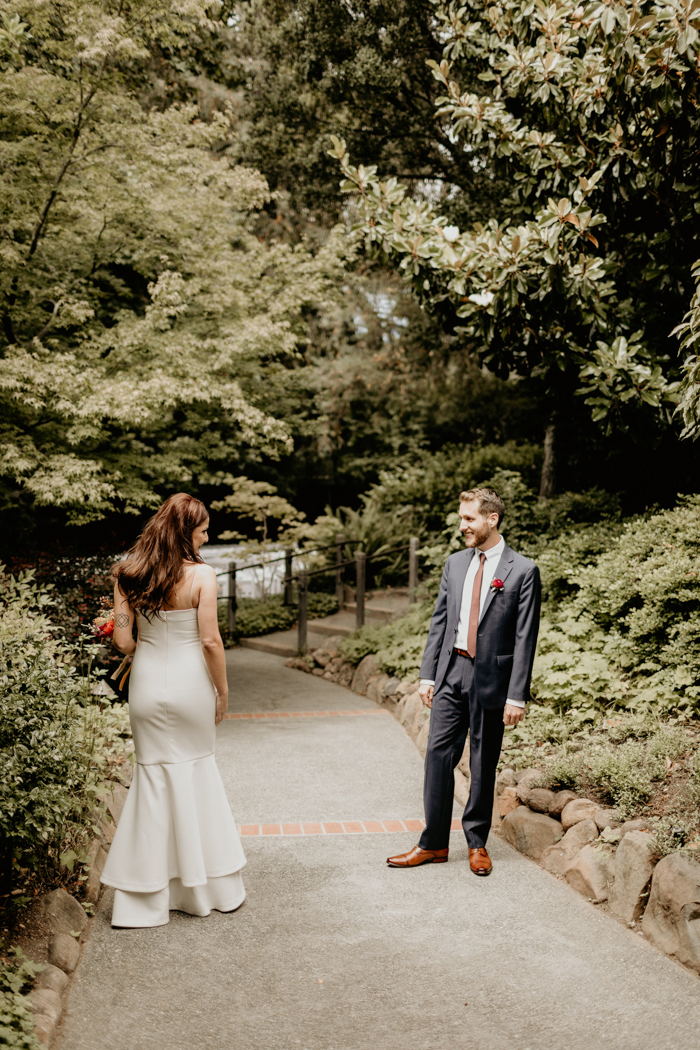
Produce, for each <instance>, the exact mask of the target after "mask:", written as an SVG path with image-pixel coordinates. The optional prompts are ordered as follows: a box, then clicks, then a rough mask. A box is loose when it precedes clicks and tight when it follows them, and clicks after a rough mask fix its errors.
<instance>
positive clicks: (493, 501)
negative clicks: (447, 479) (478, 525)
mask: <svg viewBox="0 0 700 1050" xmlns="http://www.w3.org/2000/svg"><path fill="white" fill-rule="evenodd" d="M473 499H476V500H478V501H479V510H480V511H481V513H482V515H483V516H484V517H486V516H487V515H488V514H498V524H499V526H500V524H501V522H502V521H503V517H504V515H505V512H506V505H505V503H504V502H503V500H502V499H501V497H500V496H499V495H498V493H497V492H495V491H494V489H467V491H466V492H460V494H459V502H460V503H469V502H470V501H471V500H473Z"/></svg>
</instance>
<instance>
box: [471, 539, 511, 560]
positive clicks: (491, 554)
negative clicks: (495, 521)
mask: <svg viewBox="0 0 700 1050" xmlns="http://www.w3.org/2000/svg"><path fill="white" fill-rule="evenodd" d="M505 545H506V541H505V540H504V539H503V537H502V536H501V538H500V540H499V541H498V543H497V544H496V546H495V547H491V548H490V549H489V550H487V551H482V550H481V549H480V548H479V547H477V548H476V549H477V551H478V552H479V554H485V555H486V560H487V561H490V560H491V558H500V556H501V555H502V554H503V548H504V547H505Z"/></svg>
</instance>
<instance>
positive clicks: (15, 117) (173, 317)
mask: <svg viewBox="0 0 700 1050" xmlns="http://www.w3.org/2000/svg"><path fill="white" fill-rule="evenodd" d="M207 12H208V6H207V4H206V3H205V2H204V0H181V2H179V3H177V4H169V3H166V2H165V0H153V2H149V3H146V2H144V0H132V2H131V3H127V4H116V3H111V2H109V0H108V2H107V3H96V2H93V0H69V2H56V0H54V2H50V3H40V2H37V0H20V2H19V3H18V4H13V5H12V6H10V5H9V3H7V2H6V0H1V2H0V16H1V18H2V26H3V29H2V33H0V98H2V102H1V103H0V126H1V127H2V155H3V174H2V177H1V178H0V224H1V227H2V239H1V240H0V253H1V257H2V268H1V272H0V318H1V319H2V329H3V334H4V340H3V345H2V346H1V347H0V352H1V353H2V359H1V360H0V398H1V399H2V402H3V420H4V421H3V424H2V430H1V432H0V472H1V473H2V474H3V475H4V477H5V478H6V479H7V480H6V491H8V492H10V493H11V492H12V490H17V488H18V486H19V487H21V489H23V490H24V492H25V493H27V494H28V495H29V496H30V497H31V498H32V499H33V500H34V501H35V502H36V503H38V504H53V505H56V506H62V507H65V508H67V510H68V511H69V515H70V519H69V520H73V521H78V522H80V521H85V520H89V519H90V518H95V517H100V516H102V515H103V514H104V513H106V512H107V511H108V510H109V509H111V508H115V507H116V508H118V509H124V510H127V511H137V510H138V509H139V508H142V507H144V506H152V505H154V504H157V503H158V502H159V500H160V496H159V494H158V491H157V490H158V488H159V487H160V488H162V487H166V488H167V487H172V486H179V487H181V486H182V485H183V484H188V483H190V482H191V480H192V478H193V476H195V475H196V476H197V477H199V478H205V479H206V477H207V476H208V474H209V473H211V472H212V471H214V472H215V471H216V469H217V468H218V469H221V468H222V467H223V466H225V465H228V464H230V463H231V462H232V461H233V460H235V459H236V457H239V456H240V455H241V454H242V451H243V450H245V449H254V450H255V454H256V455H261V454H266V455H268V456H272V457H274V456H277V455H279V454H280V453H281V452H283V451H285V450H288V449H289V447H290V438H289V433H288V430H287V428H286V426H285V424H284V422H283V421H282V420H280V419H278V418H277V417H276V416H275V414H274V411H271V410H270V408H269V407H266V408H262V407H260V405H259V403H258V402H259V388H260V386H261V385H262V384H261V379H262V378H263V376H264V373H265V371H266V370H267V371H268V372H277V371H279V370H280V369H284V367H285V365H286V363H287V362H289V361H290V360H293V359H294V356H295V355H296V354H297V343H298V340H299V338H300V337H301V336H302V335H303V333H304V331H305V322H304V318H303V312H304V311H305V310H306V309H307V308H308V307H309V305H310V304H312V303H315V302H318V301H319V300H322V299H323V298H324V296H325V295H326V292H327V289H328V288H329V286H330V283H331V282H332V281H333V280H334V279H335V276H336V275H337V273H338V270H339V260H340V258H341V256H342V252H341V249H340V245H339V242H338V240H337V238H334V237H331V238H330V239H329V240H327V242H326V244H325V247H323V248H321V249H320V250H319V251H318V252H317V253H316V254H315V255H312V254H311V253H310V252H309V251H308V250H307V248H306V247H305V245H304V244H300V245H298V246H297V247H296V248H290V247H285V246H284V245H280V244H276V245H275V244H273V245H267V244H263V243H261V242H260V240H259V239H258V238H257V237H256V236H255V234H254V232H253V230H252V219H253V217H254V215H255V213H256V210H257V209H259V208H260V207H261V206H262V205H263V204H264V203H265V201H266V200H267V199H268V198H269V191H268V189H267V185H266V183H265V180H264V179H263V178H262V176H261V175H259V174H258V173H257V172H255V171H253V170H251V169H248V168H244V167H242V166H240V165H237V164H235V163H234V162H233V161H232V159H231V157H230V155H229V150H228V147H227V146H226V142H227V141H228V140H229V139H230V137H231V122H230V119H229V116H228V115H227V113H223V112H214V113H213V114H212V117H211V120H210V121H209V122H208V123H204V122H202V121H201V120H199V119H197V110H196V107H194V106H192V105H186V104H182V105H178V104H174V105H170V106H169V107H167V108H165V109H163V110H160V111H159V110H157V109H148V110H146V109H144V108H143V107H142V106H141V105H140V104H139V101H138V92H139V90H140V78H142V76H143V65H144V62H145V61H146V60H147V59H148V58H149V56H151V54H152V53H153V52H154V51H155V49H156V48H157V47H161V46H162V47H169V48H170V49H171V50H172V49H175V48H177V46H178V45H180V46H183V47H184V46H185V45H186V42H187V38H188V34H190V33H192V32H194V31H195V30H197V29H198V28H200V27H202V26H204V27H205V28H206V27H211V26H212V23H211V21H210V19H209V16H208V13H207ZM7 498H9V499H12V498H13V497H12V496H11V495H10V496H8V497H7Z"/></svg>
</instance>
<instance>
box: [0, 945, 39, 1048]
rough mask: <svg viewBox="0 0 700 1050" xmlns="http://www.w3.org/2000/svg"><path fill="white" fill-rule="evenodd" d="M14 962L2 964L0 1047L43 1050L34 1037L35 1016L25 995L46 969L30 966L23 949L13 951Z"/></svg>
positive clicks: (34, 964)
mask: <svg viewBox="0 0 700 1050" xmlns="http://www.w3.org/2000/svg"><path fill="white" fill-rule="evenodd" d="M12 951H13V953H14V956H15V957H14V959H12V960H8V961H7V962H0V1046H3V1047H7V1048H8V1050H42V1044H41V1043H40V1042H39V1040H38V1039H37V1037H36V1036H35V1035H34V1025H35V1023H36V1022H35V1020H34V1014H33V1013H32V1010H31V1004H30V1001H29V999H28V998H27V997H26V996H25V995H23V994H22V993H23V992H25V991H27V990H28V989H29V988H30V987H31V984H32V981H33V979H34V976H35V975H36V973H37V972H38V971H40V970H43V969H44V967H43V965H41V963H33V962H30V960H29V959H27V958H25V956H24V954H23V953H22V951H21V950H20V949H12Z"/></svg>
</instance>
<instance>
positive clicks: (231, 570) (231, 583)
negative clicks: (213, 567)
mask: <svg viewBox="0 0 700 1050" xmlns="http://www.w3.org/2000/svg"><path fill="white" fill-rule="evenodd" d="M235 630H236V563H235V561H230V562H229V563H228V633H229V634H233V633H234V632H235Z"/></svg>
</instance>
